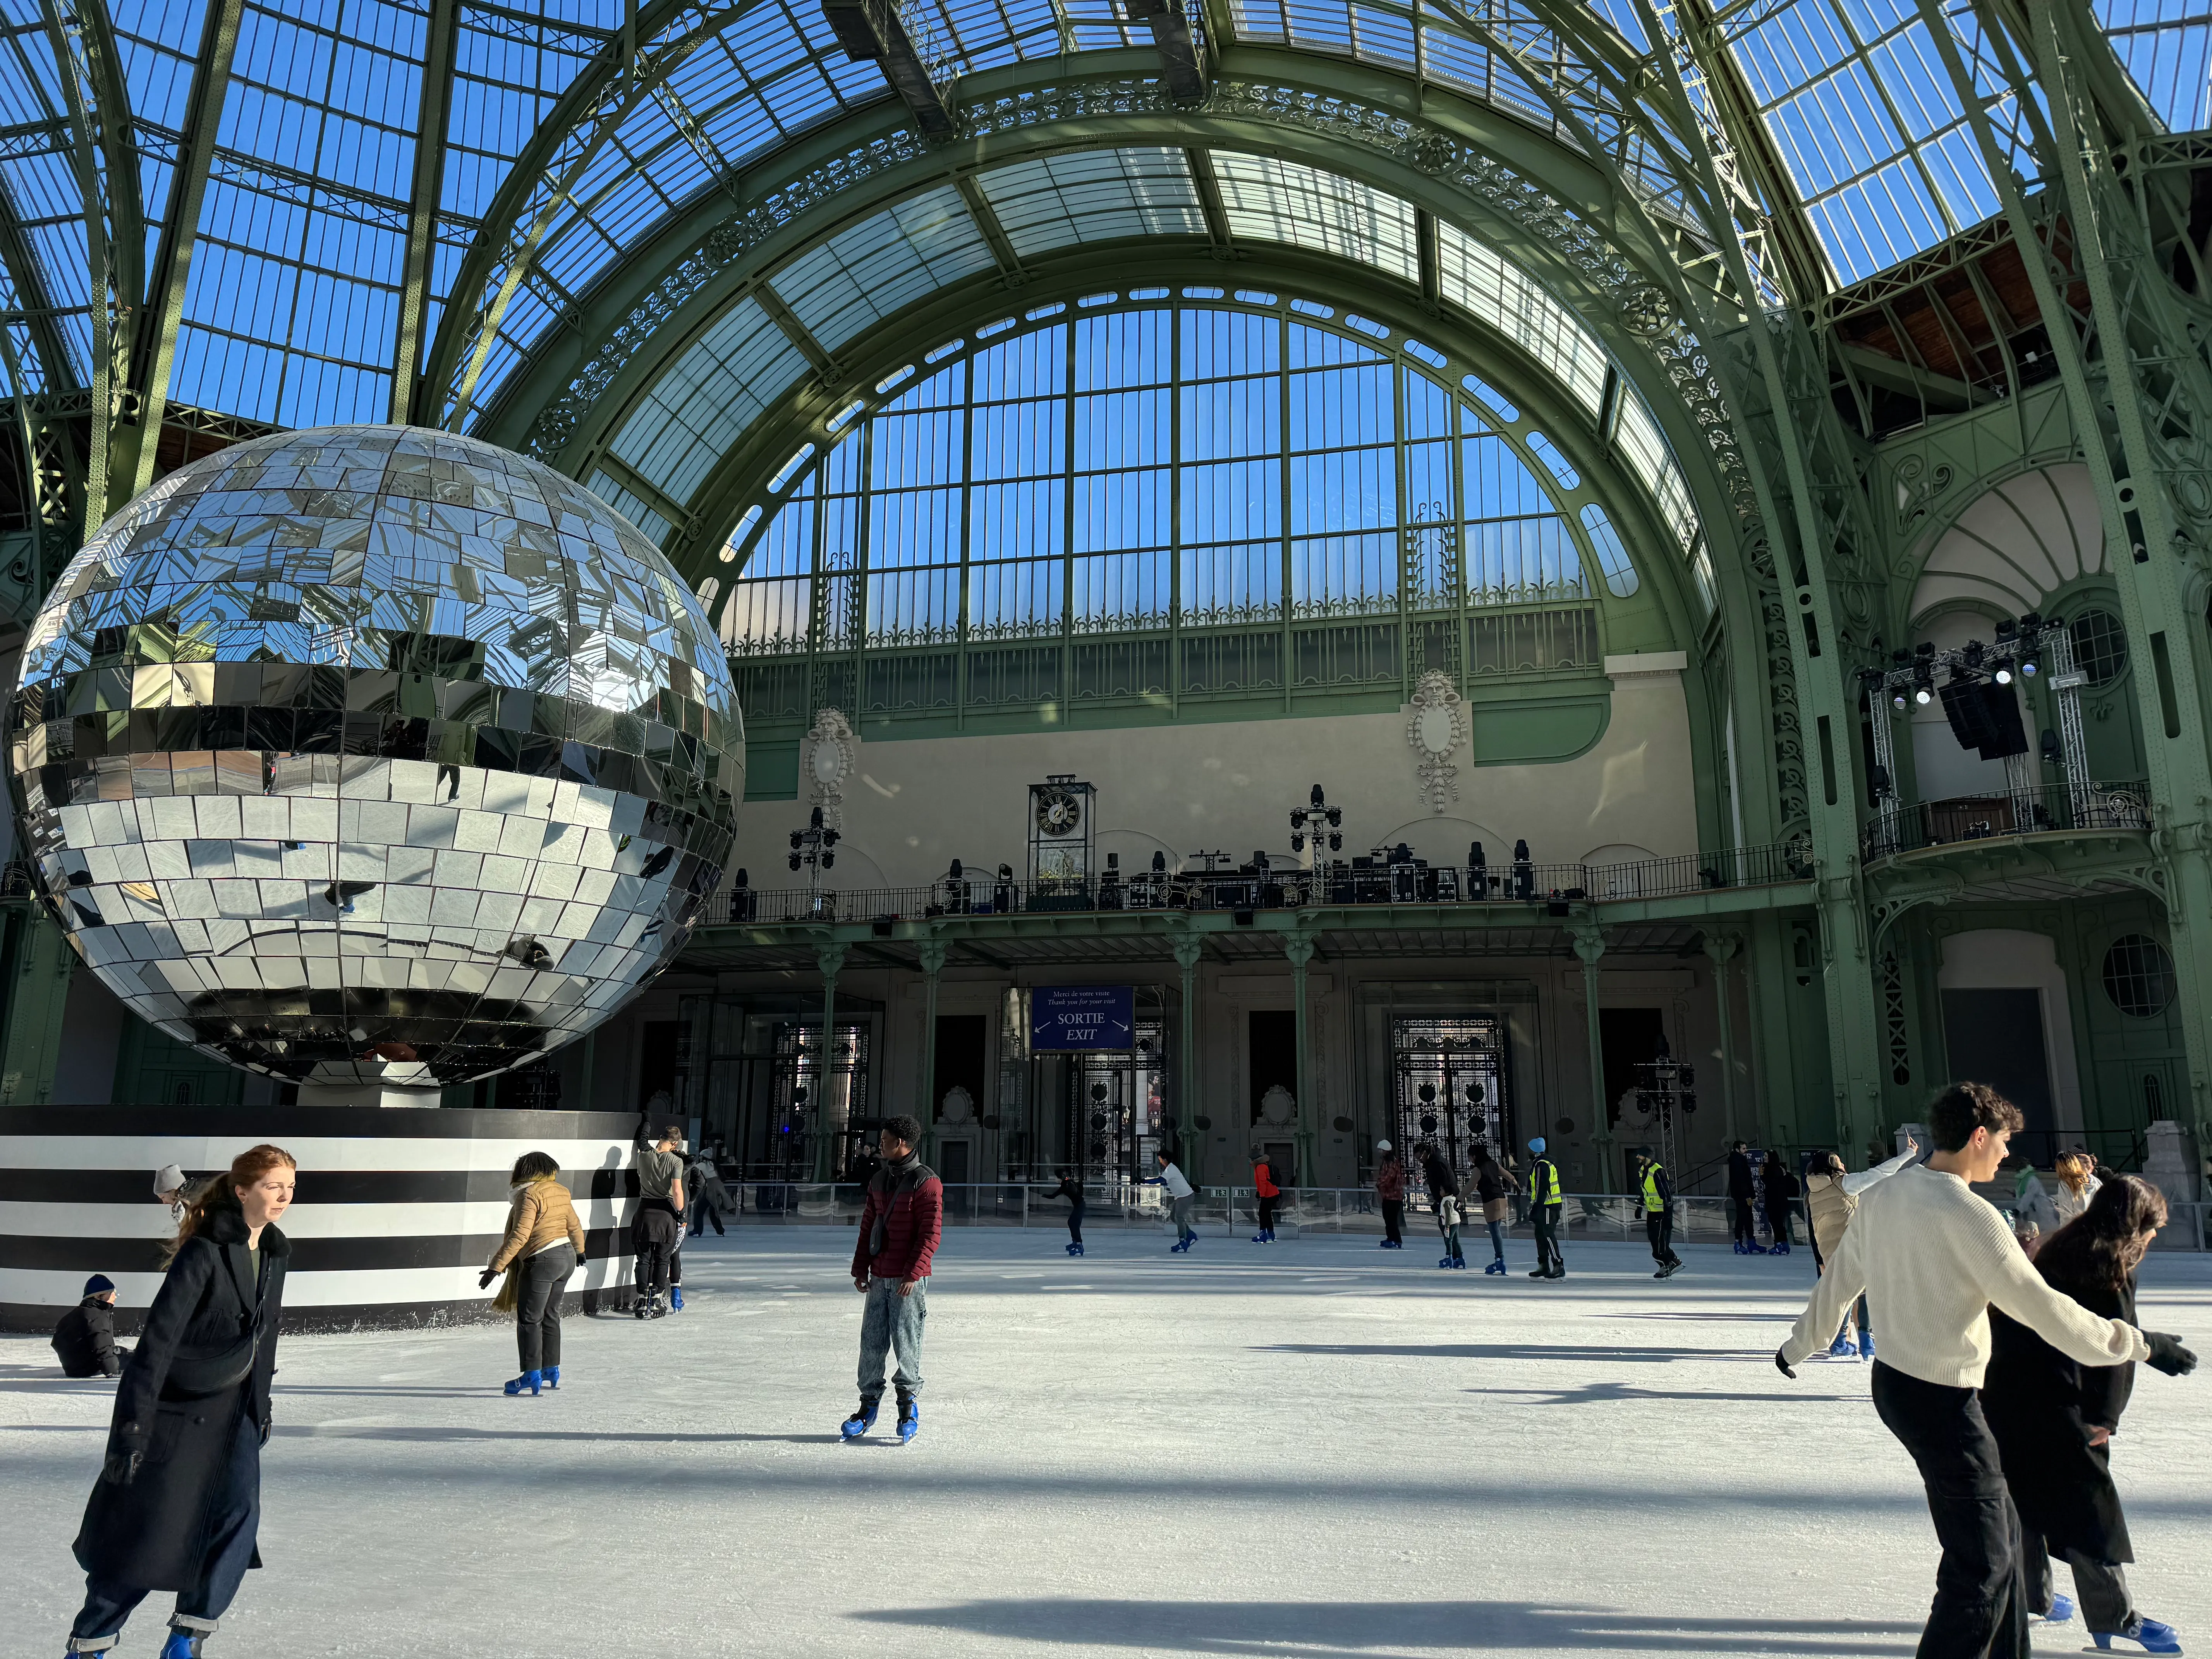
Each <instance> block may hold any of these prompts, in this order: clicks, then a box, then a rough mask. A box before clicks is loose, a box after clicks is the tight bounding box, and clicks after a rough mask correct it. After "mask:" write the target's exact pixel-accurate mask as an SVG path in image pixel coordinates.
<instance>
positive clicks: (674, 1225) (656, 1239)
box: [630, 1123, 684, 1319]
mask: <svg viewBox="0 0 2212 1659" xmlns="http://www.w3.org/2000/svg"><path fill="white" fill-rule="evenodd" d="M683 1144H684V1131H683V1130H681V1129H679V1128H678V1127H676V1126H675V1125H674V1124H673V1123H671V1124H670V1125H669V1126H668V1127H666V1128H665V1129H663V1130H662V1131H661V1132H660V1138H659V1140H658V1141H657V1142H656V1143H655V1144H654V1145H653V1146H640V1147H639V1148H638V1149H637V1161H636V1170H637V1217H636V1219H635V1220H634V1221H633V1222H631V1224H630V1248H631V1249H633V1250H635V1252H636V1254H637V1278H636V1284H635V1287H634V1288H635V1291H636V1296H637V1299H636V1301H635V1303H634V1304H632V1305H631V1308H630V1311H631V1313H633V1314H634V1315H635V1316H637V1317H638V1318H640V1319H659V1318H660V1317H661V1316H663V1315H664V1314H665V1313H666V1312H667V1311H668V1306H667V1304H666V1303H665V1301H664V1300H663V1299H662V1298H663V1297H665V1296H667V1295H668V1294H669V1293H670V1290H671V1286H672V1285H674V1283H675V1281H674V1279H671V1276H670V1274H671V1268H672V1267H673V1266H674V1262H675V1257H676V1251H677V1249H678V1241H679V1240H681V1239H682V1237H684V1160H683V1159H682V1158H679V1157H678V1155H677V1152H676V1149H677V1148H678V1146H682V1145H683ZM683 1295H684V1292H683V1291H680V1290H678V1291H674V1297H675V1300H676V1306H677V1308H678V1310H681V1309H682V1307H683V1306H684V1303H683V1300H682V1297H683Z"/></svg>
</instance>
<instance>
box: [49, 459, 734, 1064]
mask: <svg viewBox="0 0 2212 1659" xmlns="http://www.w3.org/2000/svg"><path fill="white" fill-rule="evenodd" d="M7 738H8V745H9V776H10V779H11V781H12V783H13V785H14V788H15V805H16V808H17V811H18V815H19V819H20V823H21V829H22V835H23V839H24V842H25V845H26V849H27V854H28V856H30V857H32V858H34V859H35V860H36V861H37V866H38V879H39V884H40V890H41V892H42V894H43V896H44V898H45V902H46V905H47V907H48V908H49V909H50V910H51V911H52V914H53V915H54V916H55V917H56V918H57V919H58V921H60V922H61V924H62V926H63V927H64V928H65V929H67V930H68V933H69V936H70V942H71V943H72V944H73V945H76V950H77V952H78V954H79V955H81V956H82V957H83V958H84V960H85V962H86V963H88V964H89V965H90V967H91V968H92V969H93V971H94V972H95V973H96V974H98V975H100V979H101V980H102V981H104V982H105V983H106V985H107V986H108V987H109V988H110V989H111V990H112V991H113V992H114V993H115V994H117V995H118V996H119V997H121V998H122V999H123V1000H124V1001H125V1002H126V1003H127V1004H129V1005H130V1006H131V1007H132V1008H133V1009H135V1010H136V1011H137V1012H138V1013H140V1014H141V1015H143V1017H144V1018H147V1019H149V1020H151V1021H152V1022H153V1023H154V1024H155V1025H157V1026H159V1027H160V1028H161V1030H164V1031H166V1032H167V1033H168V1034H169V1035H170V1036H174V1037H176V1038H178V1039H179V1040H180V1041H183V1042H190V1043H192V1044H194V1045H196V1046H197V1047H198V1048H201V1049H203V1050H204V1051H205V1052H206V1053H208V1054H213V1055H216V1057H218V1058H220V1059H222V1060H229V1061H231V1062H232V1063H234V1064H235V1065H239V1066H249V1067H252V1069H254V1070H257V1071H261V1072H265V1073H271V1074H273V1075H275V1076H276V1077H279V1078H283V1079H288V1080H290V1081H294V1082H300V1083H308V1084H314V1085H334V1086H337V1087H358V1086H362V1085H374V1086H386V1087H414V1088H421V1089H428V1088H435V1087H436V1086H439V1085H443V1084H449V1083H459V1082H464V1081H466V1080H468V1079H471V1078H479V1077H483V1076H484V1075H486V1074H488V1073H493V1072H497V1071H501V1070H504V1069H505V1068H507V1067H508V1066H514V1065H517V1064H519V1063H521V1062H524V1061H526V1060H532V1059H534V1058H535V1057H536V1056H538V1054H543V1053H544V1051H545V1050H547V1049H549V1048H553V1047H554V1046H556V1044H558V1043H560V1042H564V1041H565V1040H567V1039H568V1038H569V1037H571V1036H576V1035H578V1034H580V1032H582V1031H584V1030H587V1029H589V1028H590V1027H591V1026H592V1025H594V1024H597V1023H598V1022H599V1020H600V1019H602V1018H605V1016H606V1014H607V1013H608V1012H611V1010H612V1009H613V1008H614V1007H615V1006H617V1005H618V1004H619V1003H621V1002H622V1000H623V999H624V998H625V997H626V996H628V995H629V993H630V992H632V991H633V990H635V988H636V987H637V986H638V985H639V984H640V983H641V981H643V980H645V979H646V978H647V976H648V975H651V974H652V973H653V972H654V971H655V970H656V969H659V967H660V966H661V965H662V964H663V963H665V962H667V961H669V960H670V959H671V957H673V956H674V955H675V953H676V951H678V949H680V948H681V946H682V945H683V943H684V939H685V937H686V936H687V934H688V933H689V931H690V925H691V922H692V920H693V917H694V916H695V915H696V912H697V910H698V908H699V907H700V905H701V904H702V902H703V901H704V900H705V898H706V896H708V894H710V893H711V892H713V891H714V888H715V887H716V885H717V884H719V883H720V879H721V874H722V868H723V866H724V864H725V863H726V860H727V857H728V854H729V848H730V842H731V836H732V831H733V829H734V827H735V813H736V810H737V803H738V801H739V800H740V799H743V798H744V728H743V726H742V723H741V721H740V720H739V716H738V708H737V699H736V696H735V693H734V691H733V690H732V686H731V683H730V675H729V668H728V665H727V663H726V661H725V660H724V659H723V656H722V652H721V648H720V644H719V643H718V642H717V641H716V639H715V637H714V628H713V625H712V624H711V623H709V622H708V619H707V617H706V615H705V613H704V612H703V611H702V609H701V608H700V605H699V602H698V600H697V599H696V598H695V597H694V596H693V595H692V593H691V592H690V591H689V590H688V589H687V588H686V587H685V586H684V584H683V582H682V581H681V580H679V579H678V577H677V575H676V574H675V572H674V570H673V569H672V568H671V567H670V566H669V564H668V562H667V561H666V560H665V559H664V558H662V557H661V556H660V554H659V551H658V550H656V549H655V548H654V547H653V545H652V544H651V543H649V542H647V540H646V539H645V538H644V537H643V536H641V534H640V533H639V532H637V531H636V530H635V529H633V528H632V527H631V526H629V524H628V523H626V522H625V521H624V520H623V519H622V518H621V517H619V516H618V515H617V513H615V511H614V510H613V509H612V508H611V507H608V506H607V505H606V504H605V502H603V501H600V500H599V497H597V496H596V495H592V494H590V493H589V492H588V491H586V490H585V489H583V488H582V487H581V486H580V485H578V484H575V483H571V482H570V481H569V480H568V479H567V478H564V477H561V476H560V475H559V474H557V473H556V472H554V471H551V470H550V468H547V467H544V466H541V465H538V463H536V462H535V461H530V460H525V459H522V458H521V457H520V456H515V455H511V454H508V453H506V452H505V451H503V450H499V449H495V448H494V447H491V446H490V445H489V444H484V443H480V442H477V441H475V440H474V439H470V438H462V437H455V436H453V435H449V434H446V433H441V432H432V431H428V430H425V429H422V428H410V427H386V426H343V427H322V428H313V429H311V430H307V431H301V432H288V433H283V434H281V435H276V436H274V437H268V438H259V439H255V440H253V441H251V442H248V443H244V444H240V445H239V446H238V447H235V448H233V449H226V450H223V451H222V452H221V453H217V454H215V455H210V456H208V457H206V458H205V459H201V460H198V461H195V462H193V463H192V464H191V465H188V466H186V467H185V468H183V469H182V470H180V471H176V472H173V473H171V474H170V475H169V476H168V477H166V478H164V479H162V480H161V483H157V484H155V486H154V488H153V489H149V490H148V491H147V492H146V493H145V494H144V495H141V496H139V497H138V499H137V500H136V501H132V502H131V504H130V506H128V507H125V508H124V510H123V511H122V512H120V513H118V514H116V516H115V517H114V518H112V519H111V520H109V521H108V522H107V523H106V525H105V526H102V528H101V530H100V533H99V534H98V535H97V536H95V537H94V538H93V539H92V541H91V543H90V544H88V546H86V548H85V549H84V550H83V551H82V552H81V553H79V554H78V555H77V556H76V559H75V560H74V561H72V562H71V563H70V567H69V568H68V570H67V571H66V572H64V574H63V575H62V578H61V580H59V581H58V582H57V583H56V584H55V585H54V589H53V592H52V595H51V597H50V598H49V599H48V600H47V602H46V608H45V609H44V610H43V611H40V615H39V618H38V621H37V623H36V624H35V625H34V626H33V629H32V630H31V634H30V637H29V639H28V640H27V642H26V644H25V647H24V650H23V659H22V678H21V684H20V685H19V687H18V688H17V690H16V691H15V696H14V699H13V701H12V702H10V704H9V718H8V733H7Z"/></svg>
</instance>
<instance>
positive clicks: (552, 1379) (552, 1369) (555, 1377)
mask: <svg viewBox="0 0 2212 1659" xmlns="http://www.w3.org/2000/svg"><path fill="white" fill-rule="evenodd" d="M545 1386H546V1387H547V1388H549V1389H557V1388H559V1387H560V1386H561V1368H560V1367H559V1366H558V1365H548V1366H547V1367H546V1368H545Z"/></svg>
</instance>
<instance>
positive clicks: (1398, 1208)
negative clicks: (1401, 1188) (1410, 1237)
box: [1383, 1198, 1406, 1244]
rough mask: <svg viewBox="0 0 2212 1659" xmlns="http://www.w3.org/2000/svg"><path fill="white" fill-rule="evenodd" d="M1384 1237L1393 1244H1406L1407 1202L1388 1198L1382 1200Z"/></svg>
mask: <svg viewBox="0 0 2212 1659" xmlns="http://www.w3.org/2000/svg"><path fill="white" fill-rule="evenodd" d="M1383 1237H1384V1238H1386V1239H1387V1240H1389V1242H1390V1243H1393V1244H1402V1243H1405V1242H1406V1200H1404V1199H1402V1198H1386V1199H1384V1200H1383Z"/></svg>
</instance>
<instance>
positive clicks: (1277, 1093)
mask: <svg viewBox="0 0 2212 1659" xmlns="http://www.w3.org/2000/svg"><path fill="white" fill-rule="evenodd" d="M1297 1112H1298V1103H1297V1100H1296V1098H1295V1097H1292V1095H1291V1091H1289V1090H1288V1089H1285V1087H1283V1085H1281V1084H1279V1083H1271V1084H1269V1085H1267V1093H1266V1094H1264V1095H1261V1097H1260V1121H1261V1124H1263V1125H1265V1126H1266V1127H1269V1128H1281V1127H1285V1126H1286V1125H1287V1124H1289V1122H1290V1121H1291V1119H1292V1118H1294V1117H1296V1116H1297Z"/></svg>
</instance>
